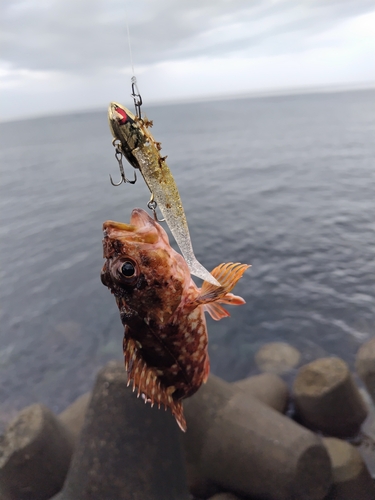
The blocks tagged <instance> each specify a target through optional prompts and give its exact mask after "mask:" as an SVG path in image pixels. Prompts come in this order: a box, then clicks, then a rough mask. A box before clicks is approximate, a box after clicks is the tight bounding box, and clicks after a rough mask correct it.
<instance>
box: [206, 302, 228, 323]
mask: <svg viewBox="0 0 375 500" xmlns="http://www.w3.org/2000/svg"><path fill="white" fill-rule="evenodd" d="M203 308H204V310H205V311H207V312H208V314H209V315H210V316H211V318H212V319H214V320H215V321H219V320H220V319H222V318H226V317H228V316H230V314H229V312H228V311H227V310H226V309H224V307H222V306H221V305H220V304H218V303H217V302H210V303H209V304H204V306H203Z"/></svg>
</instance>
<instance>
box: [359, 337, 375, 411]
mask: <svg viewBox="0 0 375 500" xmlns="http://www.w3.org/2000/svg"><path fill="white" fill-rule="evenodd" d="M355 368H356V370H357V372H358V374H359V376H360V377H361V379H362V380H363V382H364V383H365V384H366V387H367V390H368V392H369V393H370V396H371V397H372V399H373V401H374V402H375V337H374V338H372V339H371V340H369V341H368V342H366V343H365V344H363V345H362V346H361V347H360V349H359V350H358V353H357V356H356V360H355Z"/></svg>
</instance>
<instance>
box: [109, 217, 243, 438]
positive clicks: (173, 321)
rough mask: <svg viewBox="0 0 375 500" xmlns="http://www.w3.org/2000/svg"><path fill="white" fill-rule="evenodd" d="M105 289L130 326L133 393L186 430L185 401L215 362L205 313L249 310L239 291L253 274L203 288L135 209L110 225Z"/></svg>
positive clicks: (228, 269)
mask: <svg viewBox="0 0 375 500" xmlns="http://www.w3.org/2000/svg"><path fill="white" fill-rule="evenodd" d="M103 235H104V237H103V257H104V259H105V262H104V265H103V268H102V271H101V281H102V283H103V285H105V286H106V287H108V288H109V290H110V291H111V293H112V294H113V295H114V297H115V299H116V303H117V306H118V309H119V311H120V317H121V321H122V323H123V326H124V340H123V351H124V359H125V369H126V370H127V374H128V385H129V384H130V383H131V382H133V391H134V390H135V389H137V391H138V396H139V395H142V396H143V397H144V399H145V402H149V403H151V405H154V404H157V405H158V407H159V408H160V406H161V405H164V406H165V408H166V409H167V408H169V409H170V410H171V412H172V414H173V415H174V417H175V419H176V421H177V423H178V425H179V426H180V428H181V429H182V430H183V431H185V430H186V421H185V417H184V413H183V406H182V400H183V399H185V398H188V397H190V396H192V395H193V394H194V393H195V392H196V391H197V390H198V389H199V387H200V386H201V385H202V383H204V382H206V380H207V377H208V374H209V371H210V361H209V356H208V351H207V346H208V336H207V325H206V319H205V312H208V313H209V314H210V315H211V317H212V318H213V319H214V320H220V319H222V318H225V317H227V316H229V313H228V311H227V310H226V309H225V308H224V307H223V306H222V304H228V305H242V304H245V301H244V299H243V298H242V297H239V296H237V295H233V294H232V293H231V291H232V289H233V288H234V286H235V285H236V283H237V282H238V280H239V279H240V278H241V277H242V276H243V274H244V272H245V271H246V269H248V268H249V267H250V266H249V265H247V264H240V263H232V262H229V263H226V264H221V265H219V266H217V267H216V268H215V269H214V270H213V271H212V275H213V276H215V278H216V279H218V280H219V281H220V283H221V286H220V287H217V286H215V285H212V284H211V283H209V282H208V281H204V282H203V284H202V287H201V288H198V287H197V285H196V284H195V283H194V281H193V279H192V278H191V273H190V270H189V267H188V265H187V263H186V262H185V259H184V258H183V256H182V255H180V254H179V253H178V252H176V251H175V250H174V249H173V248H172V247H171V245H170V243H169V239H168V235H167V233H166V232H165V230H164V229H163V228H162V227H161V225H160V224H158V222H156V221H155V220H154V219H153V218H152V217H150V216H149V215H148V214H147V213H146V212H145V211H144V210H142V209H140V208H135V209H134V210H133V211H132V213H131V217H130V223H129V224H126V223H122V222H115V221H111V220H108V221H106V222H104V224H103Z"/></svg>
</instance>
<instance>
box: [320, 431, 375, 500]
mask: <svg viewBox="0 0 375 500" xmlns="http://www.w3.org/2000/svg"><path fill="white" fill-rule="evenodd" d="M323 443H324V445H325V447H326V448H327V451H328V454H329V457H330V459H331V464H332V470H333V485H332V489H331V491H330V494H329V495H328V497H327V500H355V499H358V500H374V499H375V483H374V481H373V479H372V478H371V476H370V473H369V472H368V470H367V468H366V465H365V464H364V462H363V460H362V457H361V455H360V454H359V452H358V450H357V449H356V448H355V447H354V446H352V445H351V444H349V443H347V442H346V441H342V440H341V439H337V438H324V439H323Z"/></svg>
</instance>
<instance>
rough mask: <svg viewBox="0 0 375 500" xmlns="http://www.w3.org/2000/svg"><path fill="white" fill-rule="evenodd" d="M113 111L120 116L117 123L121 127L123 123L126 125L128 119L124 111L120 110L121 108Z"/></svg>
mask: <svg viewBox="0 0 375 500" xmlns="http://www.w3.org/2000/svg"><path fill="white" fill-rule="evenodd" d="M115 111H116V113H117V114H119V115H120V117H121V119H119V123H120V124H121V125H123V124H124V123H126V121H127V119H128V115H127V114H126V113H125V110H124V109H122V108H119V107H116V108H115Z"/></svg>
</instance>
